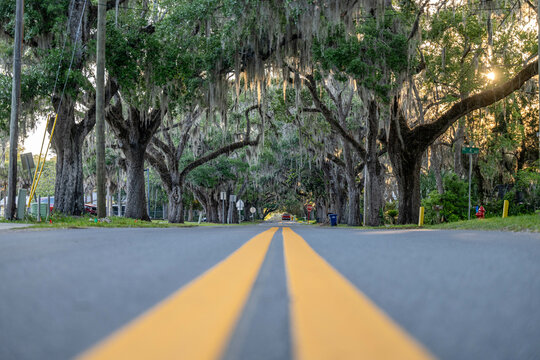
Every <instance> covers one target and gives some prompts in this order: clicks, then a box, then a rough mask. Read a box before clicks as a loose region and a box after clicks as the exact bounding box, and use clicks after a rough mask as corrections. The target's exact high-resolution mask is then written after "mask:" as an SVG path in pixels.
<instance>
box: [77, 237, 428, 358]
mask: <svg viewBox="0 0 540 360" xmlns="http://www.w3.org/2000/svg"><path fill="white" fill-rule="evenodd" d="M276 230H277V228H271V229H270V230H267V231H265V232H263V233H261V234H259V235H257V236H255V237H254V238H252V239H251V240H249V241H248V242H247V243H245V244H244V245H243V246H242V247H241V248H239V249H238V250H237V251H236V252H234V253H233V254H232V255H231V256H229V257H228V258H227V259H225V260H224V261H223V262H221V263H219V264H218V265H216V266H215V267H214V268H212V269H210V270H209V271H207V272H206V273H205V274H203V275H201V276H200V277H199V278H197V279H195V280H194V281H193V282H191V283H190V284H188V285H187V286H185V287H184V288H183V289H180V290H179V291H178V292H177V293H175V294H173V295H172V296H170V297H169V298H168V299H166V300H165V301H163V302H162V303H161V304H158V305H157V306H155V307H154V308H153V309H151V310H150V311H148V312H147V313H146V314H143V315H142V316H141V317H139V318H138V319H136V320H135V321H133V322H132V323H131V324H128V325H127V326H126V327H125V328H124V329H121V330H120V331H118V332H117V333H116V334H113V335H112V336H111V337H109V338H108V339H106V340H105V341H104V342H103V343H101V344H98V345H97V346H96V347H94V348H92V349H90V350H89V351H88V352H86V353H84V354H83V355H82V356H81V357H80V358H81V359H208V360H215V359H219V358H220V357H221V356H222V354H223V351H224V349H225V347H226V345H227V341H228V340H229V338H230V337H231V335H232V332H233V330H234V326H235V324H236V322H237V320H238V319H239V317H240V314H241V311H242V308H243V307H244V305H245V303H246V301H247V299H248V296H249V294H250V292H251V289H252V287H253V283H254V282H255V279H256V277H257V275H258V273H259V270H260V267H261V265H262V263H263V261H264V258H265V256H266V253H267V251H268V247H269V245H270V241H271V240H272V237H273V236H274V234H275V232H276ZM283 241H284V250H285V266H286V270H287V277H288V287H289V293H290V297H291V302H290V312H291V325H292V333H293V337H294V339H293V340H294V357H295V359H298V360H317V359H329V360H330V359H430V358H431V356H430V355H429V353H428V352H427V351H426V350H424V349H423V348H422V347H421V346H420V345H419V344H418V343H417V342H416V341H415V340H414V339H412V338H411V337H410V336H408V335H407V334H406V333H405V332H404V331H403V330H401V329H400V328H399V326H398V325H396V324H395V323H394V322H393V321H392V320H391V319H390V318H389V317H387V316H386V315H385V314H384V313H383V312H382V311H380V310H379V309H378V308H377V307H376V306H375V305H374V304H373V303H371V302H370V301H369V299H367V298H366V297H365V296H364V295H363V294H362V293H360V292H359V291H358V290H357V289H356V288H355V287H354V286H353V285H351V284H350V283H349V282H348V281H347V280H346V279H345V278H344V277H343V276H341V275H340V274H339V273H338V272H337V271H336V270H334V269H333V268H332V267H331V266H330V265H329V264H328V263H326V261H324V259H322V258H321V257H320V256H319V255H317V253H316V252H315V251H314V250H313V249H312V248H311V247H310V246H309V245H308V244H307V243H306V242H305V241H304V239H302V238H301V237H300V236H299V235H297V234H296V233H294V232H293V231H292V230H291V229H290V228H284V229H283Z"/></svg>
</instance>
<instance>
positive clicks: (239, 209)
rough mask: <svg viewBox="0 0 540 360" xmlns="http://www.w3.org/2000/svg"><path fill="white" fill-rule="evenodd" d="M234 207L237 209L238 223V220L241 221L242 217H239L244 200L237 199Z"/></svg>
mask: <svg viewBox="0 0 540 360" xmlns="http://www.w3.org/2000/svg"><path fill="white" fill-rule="evenodd" d="M236 209H237V210H238V223H239V224H240V222H241V221H242V218H241V216H242V215H241V214H240V213H241V211H242V210H244V202H243V201H242V200H240V199H238V201H237V202H236Z"/></svg>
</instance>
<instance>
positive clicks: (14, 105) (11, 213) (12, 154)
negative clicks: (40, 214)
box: [5, 0, 24, 220]
mask: <svg viewBox="0 0 540 360" xmlns="http://www.w3.org/2000/svg"><path fill="white" fill-rule="evenodd" d="M23 13H24V0H17V6H16V10H15V14H16V15H15V39H14V42H13V82H12V84H13V85H12V88H11V118H10V123H9V174H8V203H7V208H6V209H5V217H6V219H8V220H14V219H15V195H16V193H17V145H18V143H19V123H18V122H19V108H20V102H21V53H22V42H23Z"/></svg>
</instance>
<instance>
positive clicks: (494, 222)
mask: <svg viewBox="0 0 540 360" xmlns="http://www.w3.org/2000/svg"><path fill="white" fill-rule="evenodd" d="M338 226H339V227H343V228H349V229H350V228H355V229H365V230H386V229H389V230H404V229H441V230H484V231H528V232H540V213H537V214H532V215H519V216H510V217H507V218H504V219H503V218H501V217H492V218H487V219H481V220H479V219H473V220H464V221H456V222H451V223H444V224H438V225H425V226H422V227H419V226H418V225H415V224H407V225H385V226H379V227H377V226H347V225H342V224H340V225H338Z"/></svg>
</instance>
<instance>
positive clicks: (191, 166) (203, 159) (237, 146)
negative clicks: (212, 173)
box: [180, 135, 260, 182]
mask: <svg viewBox="0 0 540 360" xmlns="http://www.w3.org/2000/svg"><path fill="white" fill-rule="evenodd" d="M259 138H260V135H259V136H257V139H255V140H243V141H237V142H235V143H232V144H229V145H226V146H223V147H221V148H219V149H217V150H215V151H213V152H211V153H209V154H207V155H206V156H203V157H201V158H199V159H197V160H195V161H193V162H191V163H190V164H188V165H187V166H186V167H185V168H184V170H182V172H181V173H180V182H183V180H184V179H185V178H186V176H187V175H188V174H189V173H190V172H191V171H192V170H194V169H195V168H197V167H199V166H201V165H203V164H205V163H207V162H208V161H211V160H214V159H215V158H217V157H218V156H220V155H223V154H226V153H230V152H231V151H234V150H237V149H241V148H243V147H246V146H257V145H258V144H259Z"/></svg>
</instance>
